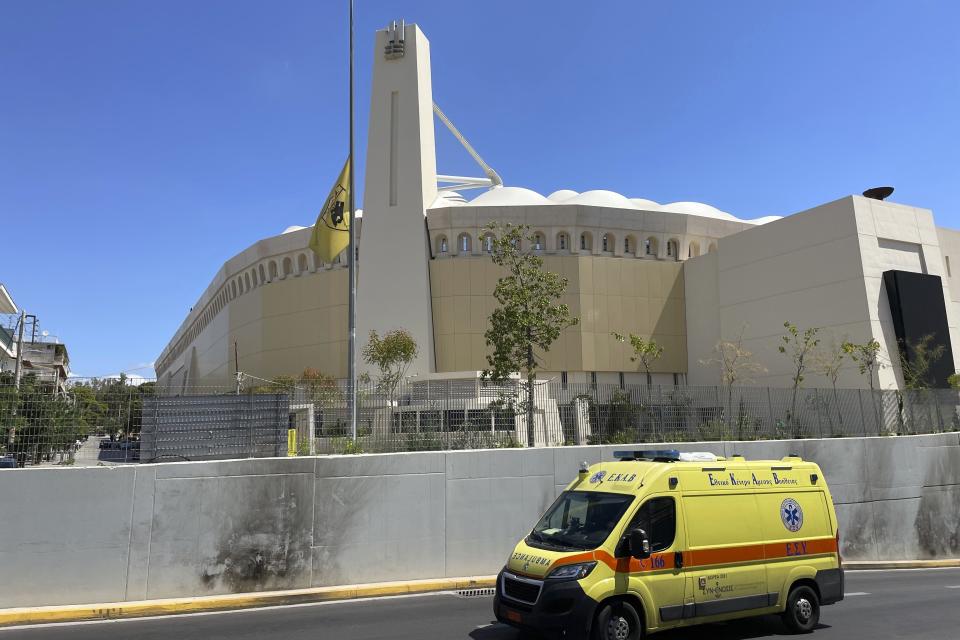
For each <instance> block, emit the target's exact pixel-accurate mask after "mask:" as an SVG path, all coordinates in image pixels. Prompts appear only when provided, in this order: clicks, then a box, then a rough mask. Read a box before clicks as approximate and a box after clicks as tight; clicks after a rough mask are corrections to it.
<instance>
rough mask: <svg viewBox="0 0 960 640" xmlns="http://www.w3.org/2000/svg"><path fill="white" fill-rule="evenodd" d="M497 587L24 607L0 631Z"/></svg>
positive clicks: (379, 586)
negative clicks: (44, 625)
mask: <svg viewBox="0 0 960 640" xmlns="http://www.w3.org/2000/svg"><path fill="white" fill-rule="evenodd" d="M495 584H496V576H474V577H469V578H440V579H436V580H408V581H405V582H376V583H371V584H355V585H347V586H342V587H317V588H314V589H291V590H287V591H265V592H262V593H236V594H228V595H222V596H201V597H196V598H168V599H163V600H136V601H129V602H104V603H97V604H81V605H60V606H53V607H21V608H16V609H0V627H8V626H13V625H27V624H42V623H49V622H81V621H86V620H116V619H119V618H142V617H146V616H163V615H176V614H180V613H198V612H202V611H222V610H228V609H251V608H256V607H269V606H277V605H285V604H302V603H307V602H326V601H333V600H353V599H356V598H372V597H376V596H396V595H407V594H416V593H429V592H431V591H458V590H463V589H483V588H489V587H493V586H494V585H495Z"/></svg>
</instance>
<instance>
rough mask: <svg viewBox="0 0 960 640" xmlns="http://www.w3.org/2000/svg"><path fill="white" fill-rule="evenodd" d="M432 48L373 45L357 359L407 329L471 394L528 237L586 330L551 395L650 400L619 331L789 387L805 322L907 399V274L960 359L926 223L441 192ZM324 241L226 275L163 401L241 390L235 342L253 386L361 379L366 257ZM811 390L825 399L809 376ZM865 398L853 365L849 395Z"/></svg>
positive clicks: (266, 255)
mask: <svg viewBox="0 0 960 640" xmlns="http://www.w3.org/2000/svg"><path fill="white" fill-rule="evenodd" d="M401 37H402V38H404V41H403V42H400V43H398V42H397V41H396V40H397V39H399V38H401ZM429 50H430V49H429V43H428V42H427V39H426V38H425V37H424V35H423V33H422V32H421V31H420V30H419V29H418V28H417V27H416V26H412V25H411V26H407V27H406V28H403V27H401V28H398V29H396V30H391V31H389V32H387V31H381V32H378V34H377V36H376V40H375V48H374V70H373V90H372V93H371V96H372V98H371V100H372V102H371V111H370V122H369V129H368V134H369V135H368V148H367V157H366V184H365V188H364V208H365V211H364V213H363V217H362V218H359V219H358V220H356V221H355V222H356V231H357V236H358V248H359V262H358V274H359V278H358V298H357V302H358V305H357V309H358V331H357V344H358V348H359V347H362V346H363V344H365V343H366V340H367V332H368V331H369V330H371V329H376V330H378V331H381V332H382V331H386V330H389V329H393V328H404V329H407V330H408V331H410V332H411V333H412V334H413V335H414V337H415V338H416V340H417V342H418V344H419V346H420V350H421V351H420V354H419V357H418V358H417V360H416V361H415V362H414V363H413V366H412V367H411V369H410V374H412V375H418V376H429V375H437V374H451V373H458V372H461V373H463V374H464V377H465V378H472V377H475V375H476V372H477V371H478V370H481V369H483V368H485V366H486V355H487V352H488V347H487V345H486V344H485V340H484V332H485V331H486V328H487V319H488V317H489V315H490V313H491V312H492V311H493V309H494V305H495V301H494V299H493V297H492V293H493V289H494V286H495V285H496V281H497V277H498V271H497V268H496V267H495V266H494V265H493V264H492V262H491V261H490V259H489V257H488V256H487V250H488V247H489V244H488V238H487V236H488V234H489V231H488V230H487V225H488V224H490V223H491V222H498V223H513V224H525V225H528V226H529V228H530V231H531V234H533V236H534V238H533V241H532V242H529V243H527V244H528V246H524V247H523V249H525V250H528V251H532V252H535V253H538V254H540V255H542V256H543V257H544V260H545V264H546V267H547V268H548V269H550V270H552V271H555V272H557V273H560V274H562V275H563V276H564V277H566V278H567V280H568V281H569V286H568V289H567V292H566V294H565V295H564V297H563V302H565V303H566V304H568V305H569V306H570V308H571V310H572V311H573V314H574V315H576V316H578V317H579V318H580V324H579V325H578V326H576V327H572V328H570V329H568V330H566V331H564V332H563V334H562V335H561V337H560V339H559V340H558V341H557V343H556V344H555V345H554V346H553V348H552V349H551V350H550V352H549V353H547V354H542V356H543V358H544V367H543V369H544V376H545V377H548V378H549V377H554V376H563V378H564V379H566V380H568V381H570V382H588V381H596V382H597V383H601V384H603V383H613V384H616V383H618V382H621V383H624V382H625V383H643V382H644V381H645V376H643V375H642V374H640V373H639V372H638V366H637V364H636V363H632V362H630V360H629V356H630V352H629V349H628V347H627V346H625V345H623V344H620V343H618V342H616V341H615V340H614V339H613V338H612V336H611V332H614V331H616V332H619V333H636V334H639V335H642V336H645V337H652V338H653V339H654V340H656V341H657V342H658V343H659V344H660V345H662V346H663V347H664V353H663V358H662V359H661V360H659V361H658V362H657V363H656V365H655V367H654V370H655V376H654V382H655V383H659V384H682V383H685V382H686V383H690V384H716V383H717V382H718V381H719V372H718V370H717V368H716V367H711V366H704V365H703V364H701V361H704V360H709V359H710V358H711V357H712V350H713V349H714V347H715V345H716V344H717V343H718V342H719V341H721V340H732V339H736V338H737V336H740V335H742V337H743V342H744V346H745V347H746V348H748V349H750V350H751V351H752V352H754V354H755V359H756V360H757V361H759V362H760V363H761V364H762V365H764V366H765V367H766V371H765V373H763V374H761V375H758V376H757V377H756V380H755V382H756V383H757V384H765V385H772V386H788V385H789V382H790V362H789V359H788V358H787V357H785V356H784V355H783V354H780V353H778V352H777V346H778V345H779V344H780V337H781V335H782V334H783V332H784V329H783V323H784V321H790V322H793V323H795V324H796V325H798V326H799V327H801V328H805V327H810V326H816V327H820V328H821V338H822V341H823V343H824V344H825V345H826V344H829V343H830V342H831V341H834V342H839V341H842V340H851V341H854V342H860V343H862V342H866V341H868V340H870V339H877V340H878V341H879V342H880V343H881V345H882V347H883V348H882V353H881V361H882V362H883V363H884V368H883V369H881V371H880V372H879V375H878V377H877V379H876V380H875V381H874V383H875V384H876V385H878V386H880V387H884V388H891V387H897V386H900V385H901V384H902V377H901V375H900V372H899V367H898V360H899V359H898V356H897V346H896V339H895V337H894V332H893V326H892V320H891V313H890V308H889V302H888V300H887V298H886V293H885V291H884V289H883V284H882V274H883V272H885V271H888V270H893V269H897V270H906V271H915V272H918V273H927V274H930V275H937V276H941V277H942V278H943V290H944V298H945V302H946V307H947V315H948V325H949V329H950V334H951V342H952V343H954V344H956V341H957V339H958V337H960V330H958V327H960V306H958V305H960V283H958V282H956V281H955V280H954V278H953V274H952V272H951V271H952V267H951V265H950V263H949V261H950V258H951V256H952V257H954V259H955V260H960V232H955V231H950V230H945V229H937V228H936V227H935V225H934V221H933V214H932V213H931V212H930V211H929V210H926V209H919V208H915V207H911V206H907V205H903V204H895V203H892V202H881V201H878V200H870V199H867V198H863V197H859V196H849V197H845V198H841V199H839V200H836V201H834V202H830V203H827V204H824V205H822V206H819V207H815V208H813V209H810V210H808V211H804V212H801V213H797V214H795V215H791V216H788V217H786V218H777V217H775V216H768V217H765V218H760V219H757V220H742V219H739V218H737V217H735V216H733V215H731V214H729V213H725V212H723V211H719V210H717V209H715V208H714V207H711V206H709V205H706V204H702V203H694V202H675V203H669V204H658V203H656V202H653V201H651V200H646V199H641V198H627V197H625V196H623V195H620V194H617V193H613V192H611V191H602V190H595V191H587V192H584V193H577V192H574V191H569V190H560V191H556V192H554V193H552V194H549V195H548V196H544V195H541V194H539V193H536V192H534V191H530V190H528V189H522V188H518V187H509V186H507V187H504V186H500V184H499V183H498V182H495V181H494V180H493V179H492V178H490V187H491V188H489V189H487V190H486V191H483V192H481V193H480V194H479V195H477V196H475V197H473V198H472V199H470V200H469V201H468V200H467V199H466V198H465V197H464V196H462V195H461V194H460V193H458V192H457V191H456V189H462V188H463V187H454V188H451V187H449V186H440V185H441V184H442V183H444V182H447V183H449V182H451V178H453V179H454V180H453V181H454V182H456V178H457V177H456V176H453V177H451V176H442V175H438V174H437V167H436V156H435V148H434V122H433V116H432V107H433V97H432V96H433V91H432V85H431V73H430V59H429ZM398 51H399V52H400V53H399V55H398ZM478 162H479V163H480V164H481V165H483V163H482V162H481V161H479V160H478ZM483 166H485V165H483ZM486 169H489V167H487V168H486ZM486 169H485V170H484V171H486ZM487 175H488V176H490V175H491V172H489V171H487ZM493 175H496V174H495V173H494V174H493ZM496 177H497V179H498V180H499V176H496ZM465 179H466V180H474V181H475V182H476V181H478V180H479V181H480V182H483V179H477V178H469V177H468V178H465ZM461 180H462V179H461ZM358 214H359V212H358ZM309 235H310V230H309V229H306V228H303V227H291V228H289V229H287V231H286V232H284V233H282V234H280V235H277V236H274V237H271V238H266V239H264V240H261V241H260V242H257V243H256V244H254V245H253V246H251V247H249V248H247V249H246V250H244V251H242V252H241V253H239V254H237V255H236V256H234V257H233V258H231V259H230V260H228V261H227V262H226V263H225V264H224V265H223V267H222V268H221V269H220V271H219V272H218V273H217V274H216V275H215V276H214V278H213V280H212V282H211V283H210V285H209V286H208V287H207V289H206V291H205V292H204V294H203V295H202V296H201V297H200V299H199V300H198V301H197V303H196V305H195V306H194V307H193V308H192V309H191V311H190V313H189V314H188V315H187V317H186V318H185V319H184V321H183V323H182V324H181V326H180V328H179V329H178V331H177V332H176V334H175V335H174V336H173V338H172V339H171V341H170V343H169V344H168V346H167V347H166V348H165V349H164V351H163V353H162V354H161V355H160V357H159V358H158V359H157V364H156V369H157V375H158V378H159V380H160V382H161V384H163V385H167V386H169V387H171V388H173V389H182V390H186V389H187V388H196V387H202V386H211V385H212V386H223V385H230V384H232V383H233V381H234V379H235V373H236V370H237V364H236V363H235V361H234V345H235V344H236V348H237V352H238V354H239V369H240V370H241V371H243V372H245V373H247V374H250V375H253V376H256V377H259V378H272V377H274V376H278V375H297V374H299V373H300V372H302V371H303V370H304V369H305V368H307V367H311V368H315V369H319V370H321V371H324V372H326V373H328V374H330V375H333V376H337V377H345V376H346V375H347V352H348V349H347V340H348V329H347V327H348V322H347V302H348V295H347V291H348V290H347V270H346V269H345V267H346V266H347V262H346V261H347V260H348V259H349V258H350V256H348V255H346V252H345V253H344V254H341V255H340V256H338V257H337V258H336V259H335V261H334V263H333V264H320V263H318V262H317V261H316V258H315V257H314V256H313V254H312V253H311V252H310V251H309V250H308V249H307V241H308V238H309ZM954 354H955V356H956V357H960V349H955V350H954ZM955 364H960V362H958V363H955ZM359 370H360V371H363V370H364V367H362V366H361V367H360V368H359ZM421 379H422V378H421ZM806 384H807V385H809V386H813V385H824V384H827V382H826V380H824V379H822V378H819V379H818V377H817V376H816V375H815V374H814V372H813V371H811V372H810V373H809V374H808V378H807V382H806ZM868 384H869V381H867V380H866V379H864V378H863V377H862V376H860V375H859V374H858V373H857V372H856V371H855V370H854V369H853V368H852V367H848V368H847V369H846V370H844V372H843V374H842V376H841V379H840V386H845V387H866V386H868Z"/></svg>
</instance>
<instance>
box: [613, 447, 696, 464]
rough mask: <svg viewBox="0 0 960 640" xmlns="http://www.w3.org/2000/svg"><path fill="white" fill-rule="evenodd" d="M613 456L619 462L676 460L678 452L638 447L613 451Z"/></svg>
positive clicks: (677, 459)
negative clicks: (632, 449)
mask: <svg viewBox="0 0 960 640" xmlns="http://www.w3.org/2000/svg"><path fill="white" fill-rule="evenodd" d="M613 457H614V458H616V459H618V460H620V462H633V461H634V460H650V461H653V462H677V461H679V460H680V452H679V451H678V450H676V449H638V450H636V451H614V452H613Z"/></svg>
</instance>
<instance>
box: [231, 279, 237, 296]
mask: <svg viewBox="0 0 960 640" xmlns="http://www.w3.org/2000/svg"><path fill="white" fill-rule="evenodd" d="M236 297H237V281H236V280H231V281H230V299H231V300H232V299H233V298H236Z"/></svg>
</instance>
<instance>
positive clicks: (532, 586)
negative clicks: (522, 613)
mask: <svg viewBox="0 0 960 640" xmlns="http://www.w3.org/2000/svg"><path fill="white" fill-rule="evenodd" d="M542 587H543V583H542V582H540V581H539V580H530V579H529V578H521V577H519V576H515V575H513V574H510V573H504V574H503V579H502V584H501V593H502V594H503V597H505V598H509V599H510V600H516V601H517V602H523V603H525V604H530V605H533V604H536V603H537V598H539V597H540V589H541V588H542Z"/></svg>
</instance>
